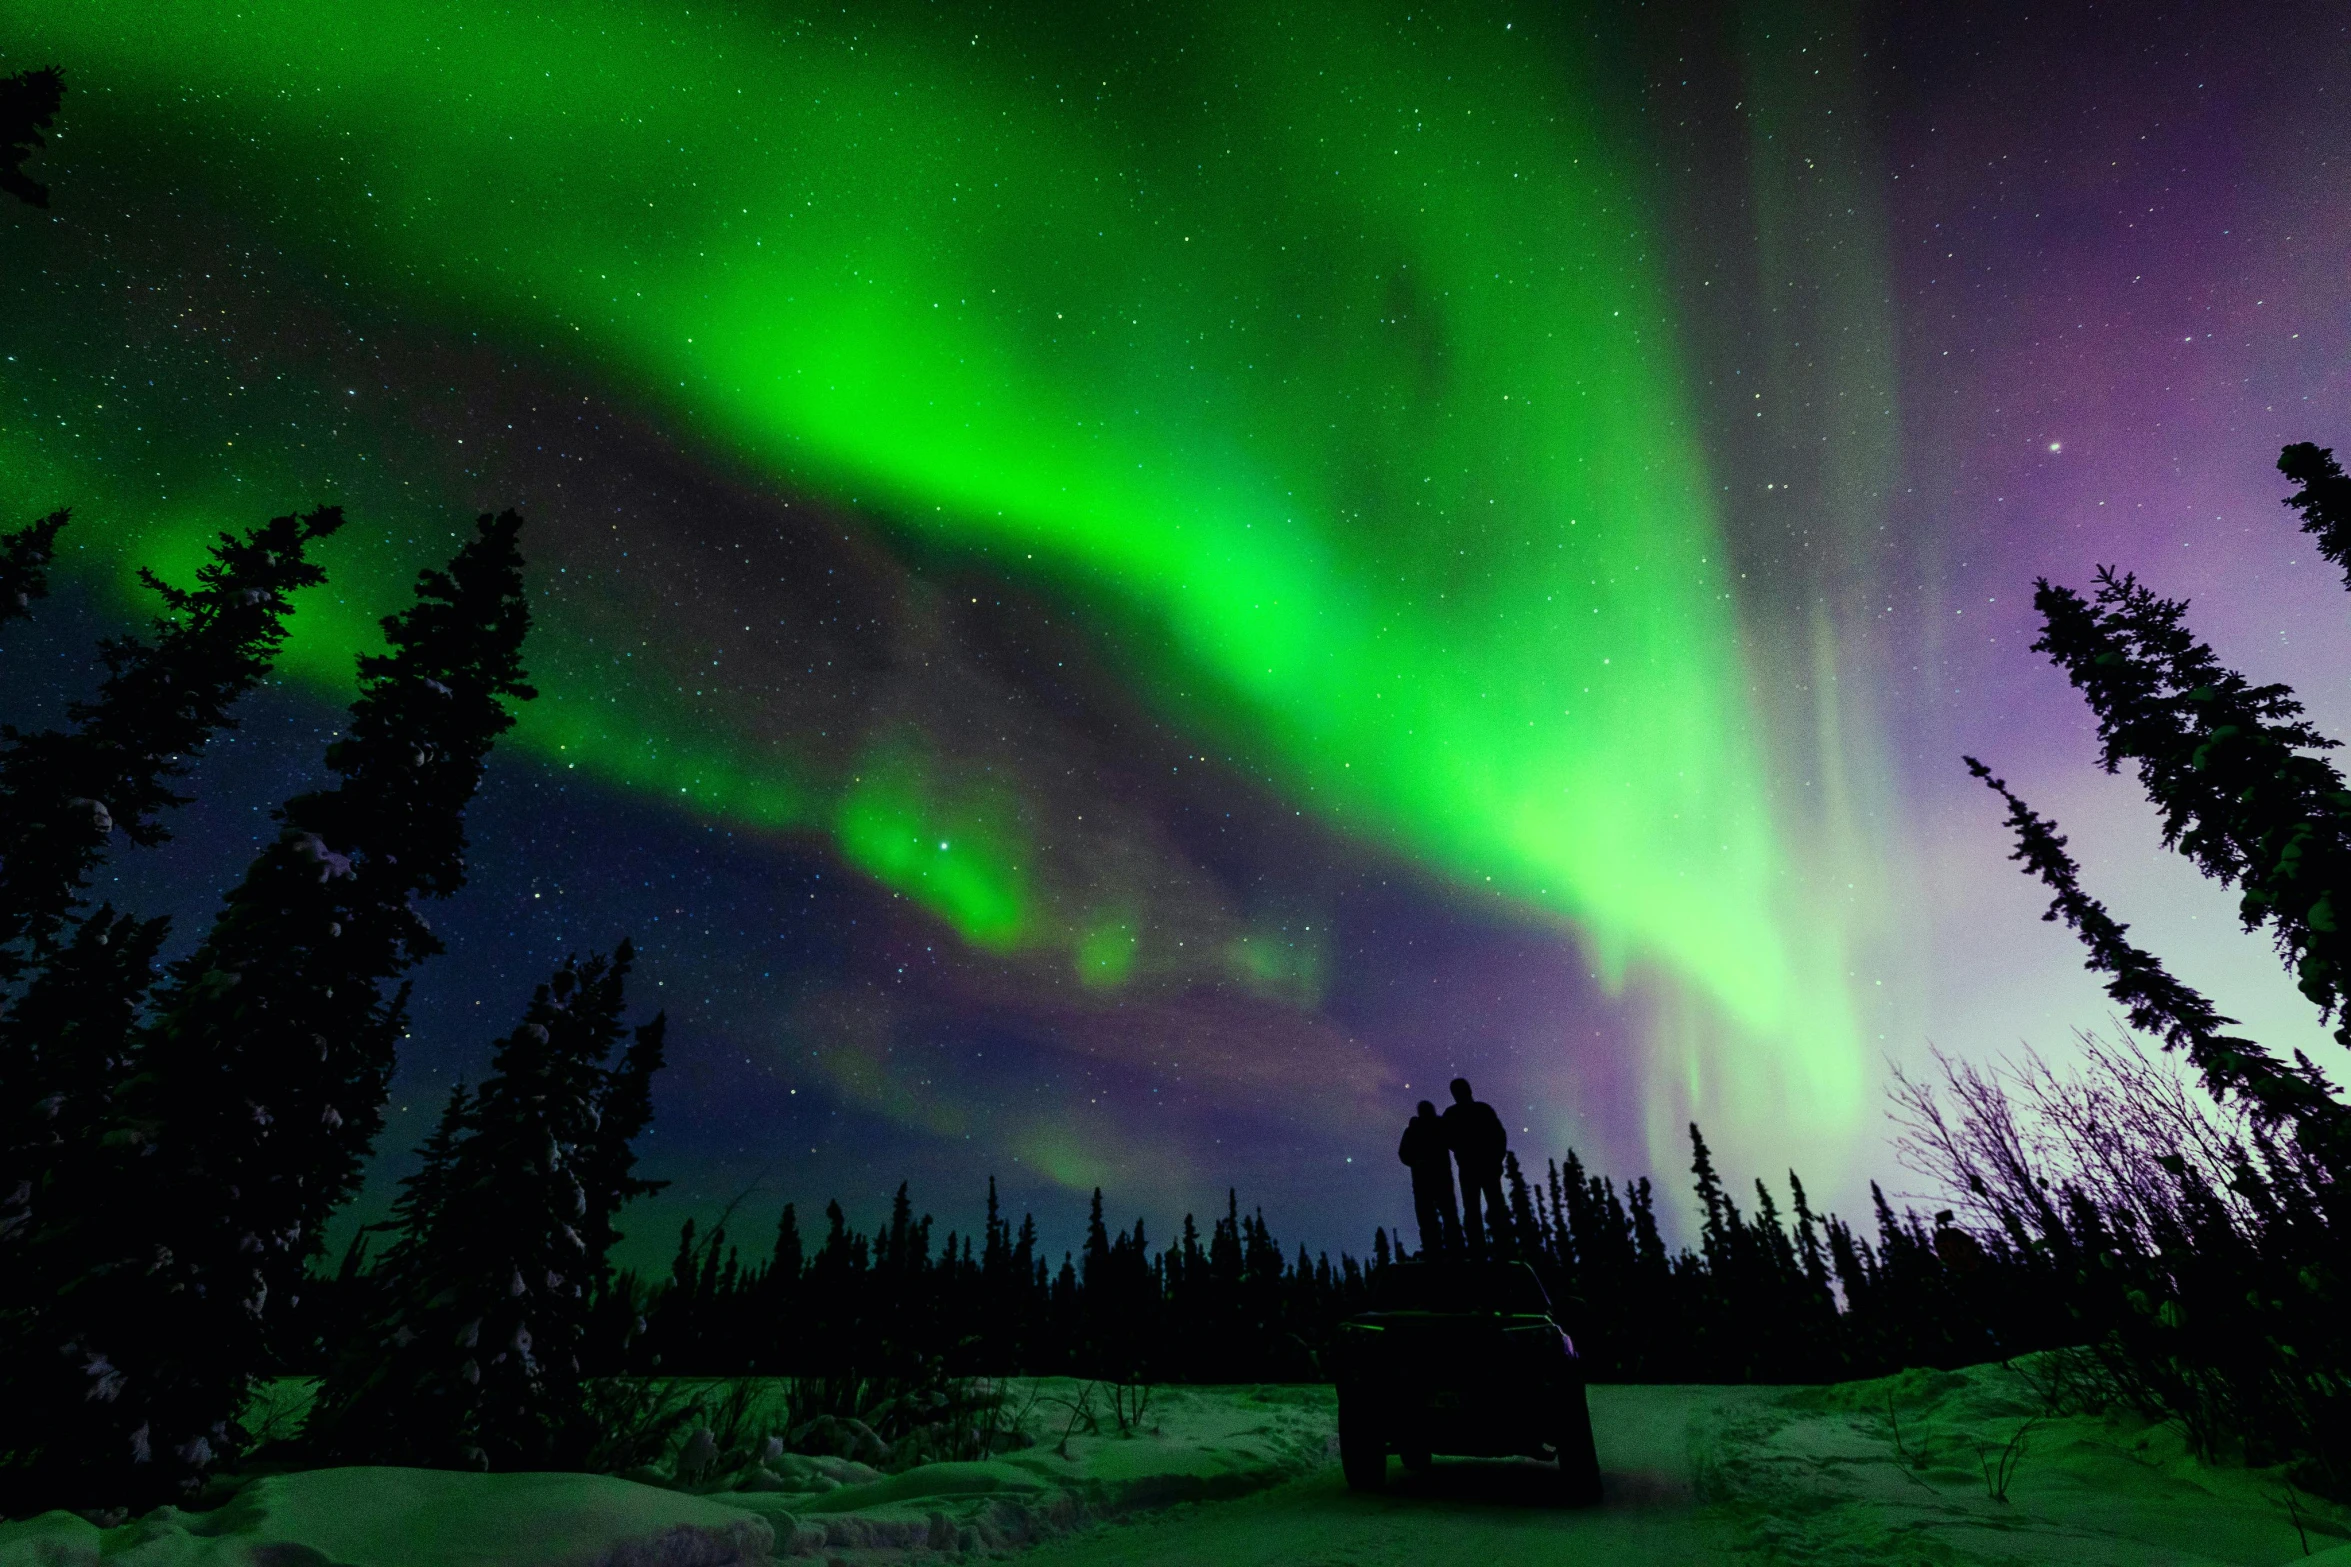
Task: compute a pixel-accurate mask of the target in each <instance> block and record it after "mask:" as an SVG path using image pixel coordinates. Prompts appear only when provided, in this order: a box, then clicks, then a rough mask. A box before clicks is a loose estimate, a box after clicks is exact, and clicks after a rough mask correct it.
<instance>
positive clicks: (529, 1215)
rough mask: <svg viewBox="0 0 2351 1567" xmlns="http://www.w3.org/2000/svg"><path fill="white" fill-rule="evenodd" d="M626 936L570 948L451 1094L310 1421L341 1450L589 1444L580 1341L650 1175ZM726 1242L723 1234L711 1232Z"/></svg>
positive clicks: (643, 1059)
mask: <svg viewBox="0 0 2351 1567" xmlns="http://www.w3.org/2000/svg"><path fill="white" fill-rule="evenodd" d="M634 956H635V955H634V953H633V952H632V951H631V949H630V947H629V945H628V943H626V942H623V943H621V945H620V947H619V949H618V950H617V951H616V952H614V954H613V955H612V957H611V958H610V959H609V960H607V959H605V958H602V957H592V958H590V959H589V960H588V961H587V962H586V963H579V962H576V961H571V960H567V961H566V962H565V963H564V965H563V966H562V967H561V968H559V969H558V970H556V972H555V974H554V976H553V977H552V978H551V979H550V980H549V981H548V982H547V983H546V984H544V985H541V986H540V987H539V988H538V990H537V992H536V993H535V994H534V995H533V996H532V998H531V1003H530V1006H529V1008H528V1010H527V1011H526V1012H525V1014H524V1017H523V1021H522V1024H521V1025H520V1026H519V1027H518V1028H516V1029H515V1031H514V1032H513V1033H511V1034H509V1035H507V1036H506V1038H505V1039H503V1040H502V1041H500V1042H499V1045H498V1047H497V1052H496V1055H495V1057H494V1059H493V1061H492V1064H491V1072H490V1076H489V1077H488V1078H487V1079H486V1080H485V1081H484V1082H483V1083H482V1085H481V1087H480V1089H478V1090H477V1091H475V1092H474V1093H472V1094H471V1095H468V1094H467V1093H466V1092H465V1091H464V1090H463V1089H460V1090H458V1091H457V1092H456V1093H453V1094H452V1095H451V1096H450V1100H449V1104H448V1107H447V1109H445V1110H444V1111H443V1113H442V1117H441V1121H440V1124H439V1125H438V1126H437V1127H436V1128H435V1130H434V1133H433V1136H432V1138H431V1139H430V1140H428V1142H427V1143H426V1144H425V1146H424V1148H423V1149H422V1153H423V1164H422V1167H421V1168H420V1169H419V1170H418V1171H417V1173H416V1174H415V1175H413V1176H411V1177H410V1178H409V1180H408V1182H406V1183H405V1184H404V1189H403V1195H402V1199H401V1202H402V1206H401V1208H400V1209H399V1210H398V1212H397V1213H396V1216H395V1221H394V1222H395V1226H396V1228H395V1232H394V1233H395V1237H396V1238H395V1239H394V1241H393V1243H392V1246H391V1248H390V1250H389V1251H388V1252H387V1254H386V1256H385V1259H384V1262H383V1265H382V1267H381V1268H380V1269H379V1275H380V1276H379V1278H378V1281H377V1284H378V1297H377V1299H378V1303H377V1306H376V1309H375V1311H374V1313H373V1314H372V1315H371V1318H370V1320H369V1321H368V1322H367V1323H366V1324H365V1325H364V1326H363V1327H362V1328H361V1330H360V1331H359V1333H358V1334H357V1335H356V1336H355V1338H354V1340H353V1341H352V1342H351V1343H350V1344H348V1345H346V1346H344V1349H343V1352H342V1353H341V1354H340V1355H339V1356H338V1357H337V1358H336V1359H335V1361H334V1362H333V1364H332V1365H331V1367H330V1369H329V1371H328V1374H327V1377H326V1379H325V1381H324V1383H323V1384H322V1386H321V1387H320V1390H319V1396H318V1400H317V1403H316V1404H315V1405H314V1407H313V1411H312V1414H311V1416H310V1419H309V1422H308V1428H307V1436H308V1439H309V1441H310V1442H311V1444H312V1445H313V1446H314V1447H315V1448H316V1449H317V1450H318V1452H319V1454H320V1455H321V1456H323V1457H327V1458H331V1459H335V1460H339V1461H343V1462H365V1463H402V1464H424V1465H432V1466H439V1467H459V1468H491V1469H518V1468H534V1467H547V1466H550V1465H553V1464H557V1463H560V1462H562V1461H563V1460H564V1459H565V1458H567V1457H572V1456H576V1451H577V1449H578V1447H579V1446H580V1445H582V1444H583V1442H584V1440H585V1433H584V1431H583V1429H582V1423H581V1415H582V1411H581V1403H580V1399H581V1385H582V1377H583V1374H584V1369H585V1368H584V1364H583V1352H584V1351H585V1349H586V1348H587V1335H588V1330H589V1323H590V1315H591V1308H592V1304H593V1301H594V1299H595V1298H596V1296H597V1294H598V1292H599V1289H600V1287H601V1286H602V1285H603V1284H604V1283H605V1282H606V1266H607V1255H606V1254H607V1251H608V1249H609V1247H610V1245H611V1241H612V1239H613V1237H614V1235H615V1233H616V1232H615V1231H614V1229H613V1223H614V1220H615V1218H616V1216H617V1214H618V1211H619V1209H620V1207H621V1205H622V1204H623V1203H625V1202H627V1201H628V1200H629V1198H630V1197H632V1196H635V1195H637V1194H639V1193H641V1192H647V1191H651V1190H653V1189H655V1187H656V1186H657V1185H658V1184H659V1183H655V1182H648V1181H641V1180H638V1179H637V1178H636V1177H635V1176H634V1174H633V1173H632V1171H633V1165H634V1160H635V1155H634V1153H633V1149H632V1144H633V1140H634V1138H635V1137H636V1135H637V1134H638V1133H639V1132H640V1131H642V1130H643V1128H644V1125H645V1120H646V1115H645V1113H644V1110H643V1108H642V1107H644V1106H646V1105H648V1104H649V1103H650V1095H649V1093H648V1092H647V1088H648V1082H649V1079H650V1078H651V1076H652V1074H653V1073H654V1072H655V1071H657V1070H658V1069H659V1067H660V1065H661V1055H662V1021H661V1019H659V1018H658V1017H657V1018H655V1019H654V1020H653V1021H652V1022H650V1023H647V1024H645V1025H644V1026H643V1027H641V1028H639V1029H637V1030H636V1032H635V1037H634V1040H633V1041H632V1042H631V1044H630V1045H629V1047H628V1048H627V1050H626V1051H624V1052H623V1053H622V1054H621V1055H620V1057H619V1059H618V1060H617V1061H615V1060H613V1059H612V1058H613V1053H614V1050H615V1048H616V1047H617V1046H618V1045H619V1043H620V1040H621V1037H622V1035H623V1033H624V1032H625V1030H624V1027H623V1025H622V1022H621V1017H622V1013H623V1011H624V1010H625V1008H626V995H625V990H626V984H627V979H628V973H629V968H630V966H631V964H632V963H633V961H634ZM715 1249H716V1248H715V1247H714V1248H713V1250H714V1251H715Z"/></svg>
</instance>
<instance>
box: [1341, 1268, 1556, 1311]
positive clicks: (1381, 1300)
mask: <svg viewBox="0 0 2351 1567" xmlns="http://www.w3.org/2000/svg"><path fill="white" fill-rule="evenodd" d="M1372 1304H1373V1307H1374V1309H1376V1310H1380V1311H1499V1312H1503V1313H1505V1314H1509V1315H1518V1316H1533V1315H1542V1314H1548V1313H1549V1312H1550V1310H1551V1299H1550V1297H1549V1296H1548V1295H1546V1294H1544V1293H1543V1281H1542V1280H1541V1279H1538V1278H1536V1277H1535V1270H1534V1269H1532V1268H1530V1267H1528V1266H1527V1265H1526V1264H1525V1263H1523V1262H1454V1263H1427V1262H1404V1263H1396V1264H1393V1265H1391V1266H1389V1267H1387V1268H1383V1269H1381V1270H1380V1272H1379V1274H1378V1275H1377V1277H1376V1280H1375V1283H1374V1286H1373V1290H1372Z"/></svg>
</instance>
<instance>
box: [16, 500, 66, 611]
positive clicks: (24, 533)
mask: <svg viewBox="0 0 2351 1567" xmlns="http://www.w3.org/2000/svg"><path fill="white" fill-rule="evenodd" d="M72 517H73V513H72V512H70V511H67V510H65V509H63V508H60V509H59V510H57V511H53V512H51V513H50V514H49V515H48V516H46V517H43V518H42V519H41V520H40V521H39V522H34V523H27V524H26V525H25V526H24V527H21V528H19V529H17V530H16V531H15V532H13V533H0V621H10V620H14V619H16V618H17V617H18V616H20V615H29V614H31V613H32V608H33V600H35V599H38V598H46V597H48V595H49V563H50V562H51V561H52V560H54V559H56V557H57V534H58V531H59V530H60V529H62V528H63V527H64V526H65V525H66V523H67V522H69V521H70V520H72Z"/></svg>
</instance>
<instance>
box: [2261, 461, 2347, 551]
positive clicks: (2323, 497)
mask: <svg viewBox="0 0 2351 1567" xmlns="http://www.w3.org/2000/svg"><path fill="white" fill-rule="evenodd" d="M2278 472H2280V473H2282V474H2284V475H2285V476H2286V477H2287V478H2289V479H2291V480H2293V481H2294V482H2295V483H2296V484H2298V485H2300V486H2301V488H2300V489H2298V490H2296V491H2295V492H2294V493H2293V494H2291V495H2289V496H2287V497H2286V498H2285V504H2286V505H2287V506H2289V507H2291V508H2293V509H2294V510H2295V511H2298V512H2300V513H2301V514H2302V531H2303V532H2304V533H2307V534H2309V535H2310V536H2311V537H2313V538H2315V539H2316V540H2318V552H2319V554H2321V555H2323V556H2325V557H2326V558H2327V559H2328V560H2331V561H2333V562H2334V563H2335V564H2336V565H2337V566H2340V567H2341V568H2342V569H2343V585H2344V586H2345V587H2351V477H2346V476H2345V475H2344V473H2343V469H2342V466H2341V465H2340V464H2339V463H2337V462H2336V461H2335V453H2334V449H2333V448H2332V447H2328V446H2319V445H2316V444H2314V443H2312V442H2310V441H2298V442H2296V443H2295V444H2294V445H2292V446H2289V447H2287V448H2286V449H2285V450H2284V451H2282V452H2280V453H2278Z"/></svg>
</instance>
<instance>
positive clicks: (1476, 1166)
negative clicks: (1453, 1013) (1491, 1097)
mask: <svg viewBox="0 0 2351 1567" xmlns="http://www.w3.org/2000/svg"><path fill="white" fill-rule="evenodd" d="M1439 1119H1440V1120H1441V1121H1442V1122H1443V1123H1444V1127H1445V1143H1446V1146H1447V1147H1449V1148H1451V1149H1452V1150H1453V1161H1454V1163H1456V1164H1458V1165H1459V1166H1460V1167H1461V1238H1462V1241H1463V1243H1464V1249H1465V1250H1467V1251H1468V1252H1470V1253H1471V1254H1473V1255H1476V1254H1481V1253H1482V1254H1483V1255H1486V1256H1489V1257H1491V1256H1495V1255H1498V1254H1499V1253H1500V1251H1501V1249H1502V1248H1501V1245H1500V1242H1501V1238H1502V1227H1503V1217H1502V1216H1503V1215H1504V1214H1506V1213H1508V1212H1509V1211H1510V1210H1509V1209H1508V1208H1506V1207H1504V1206H1503V1202H1502V1156H1503V1154H1505V1153H1507V1152H1508V1151H1509V1149H1510V1134H1509V1133H1508V1132H1506V1131H1504V1130H1503V1128H1502V1118H1501V1117H1500V1116H1498V1115H1496V1114H1495V1113H1494V1107H1493V1106H1492V1105H1490V1104H1486V1103H1484V1102H1483V1101H1480V1100H1477V1099H1472V1098H1471V1097H1470V1092H1469V1079H1468V1078H1466V1077H1457V1078H1455V1079H1453V1103H1452V1104H1450V1105H1448V1106H1446V1107H1445V1113H1444V1115H1443V1116H1442V1117H1440V1118H1439ZM1481 1207H1483V1209H1484V1210H1485V1212H1484V1215H1483V1222H1482V1223H1481V1215H1480V1212H1479V1210H1480V1208H1481Z"/></svg>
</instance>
